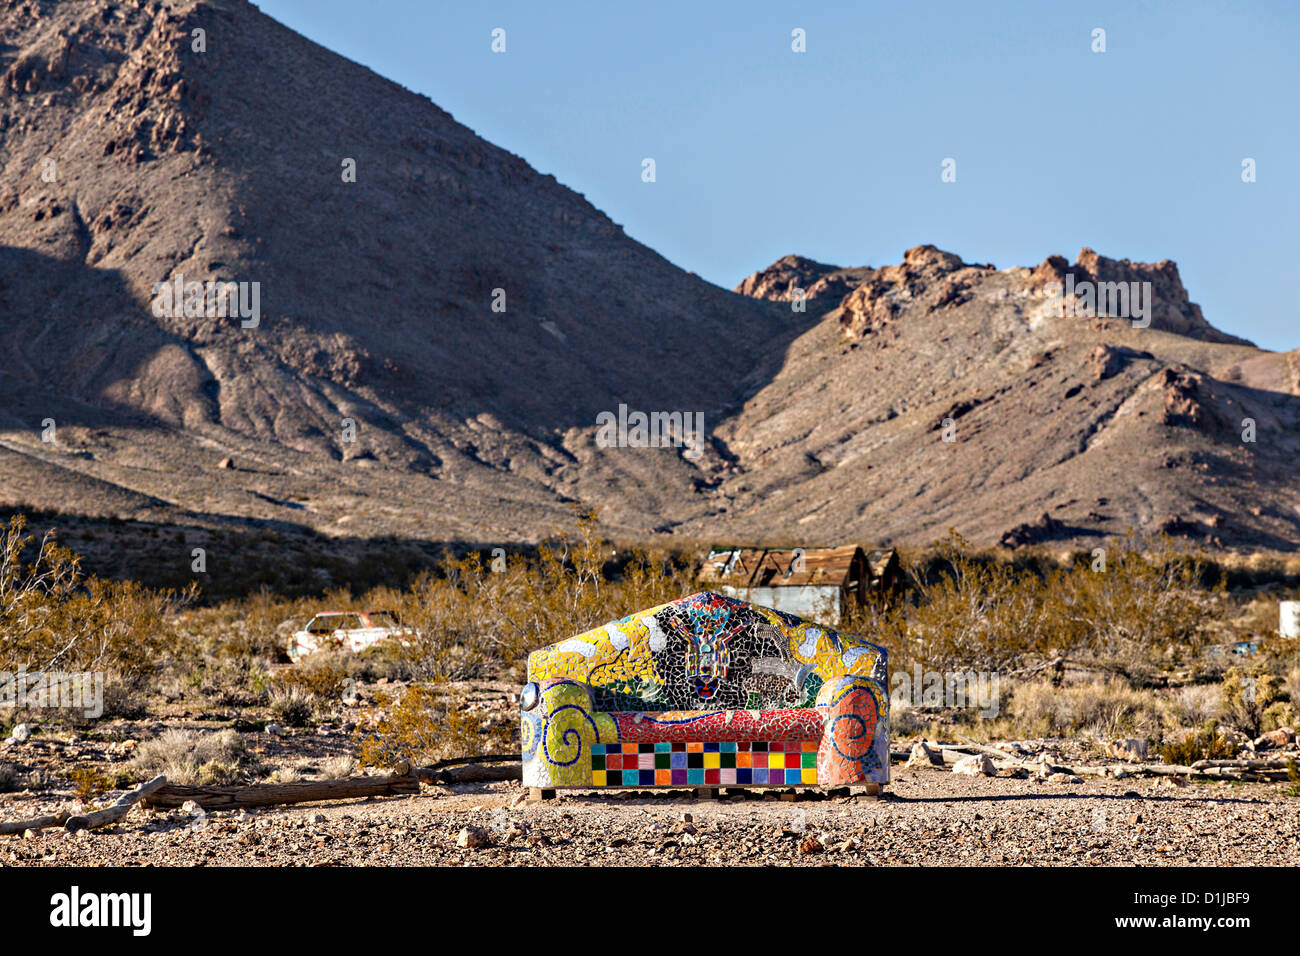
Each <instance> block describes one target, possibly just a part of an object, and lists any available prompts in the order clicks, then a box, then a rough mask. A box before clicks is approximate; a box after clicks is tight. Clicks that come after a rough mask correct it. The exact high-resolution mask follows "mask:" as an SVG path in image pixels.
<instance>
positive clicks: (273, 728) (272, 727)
mask: <svg viewBox="0 0 1300 956" xmlns="http://www.w3.org/2000/svg"><path fill="white" fill-rule="evenodd" d="M282 729H283V728H281V727H280V725H279V724H267V725H266V732H267V733H268V734H271V735H273V736H277V737H278V736H279V735H280V733H281V731H282Z"/></svg>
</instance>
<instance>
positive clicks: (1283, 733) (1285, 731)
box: [1255, 727, 1295, 749]
mask: <svg viewBox="0 0 1300 956" xmlns="http://www.w3.org/2000/svg"><path fill="white" fill-rule="evenodd" d="M1294 742H1295V731H1294V730H1292V729H1291V728H1290V727H1279V728H1278V729H1277V730H1270V731H1269V732H1268V733H1266V734H1264V735H1263V736H1262V737H1260V738H1259V739H1258V740H1256V741H1255V746H1256V747H1257V748H1261V749H1262V748H1264V747H1285V746H1286V745H1287V744H1289V743H1294Z"/></svg>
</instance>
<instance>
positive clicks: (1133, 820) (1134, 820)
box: [1128, 813, 1142, 826]
mask: <svg viewBox="0 0 1300 956" xmlns="http://www.w3.org/2000/svg"><path fill="white" fill-rule="evenodd" d="M1141 822H1142V814H1140V813H1135V814H1133V816H1131V817H1129V818H1128V823H1129V826H1137V825H1138V824H1139V823H1141Z"/></svg>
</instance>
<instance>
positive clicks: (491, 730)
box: [357, 684, 519, 767]
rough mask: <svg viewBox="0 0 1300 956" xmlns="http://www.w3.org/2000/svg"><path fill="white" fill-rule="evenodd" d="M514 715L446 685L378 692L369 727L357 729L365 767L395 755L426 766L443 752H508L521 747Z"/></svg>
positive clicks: (378, 764) (463, 754) (460, 754)
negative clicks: (481, 706) (479, 704)
mask: <svg viewBox="0 0 1300 956" xmlns="http://www.w3.org/2000/svg"><path fill="white" fill-rule="evenodd" d="M517 724H518V721H517V719H516V717H515V715H514V714H492V713H487V712H484V711H481V710H478V709H476V708H475V707H474V706H473V705H472V704H471V703H470V702H469V701H467V700H465V699H464V698H463V697H461V696H459V695H457V694H456V693H455V692H454V691H452V690H451V689H450V688H448V687H446V686H438V687H429V686H425V685H422V684H415V685H413V686H411V687H407V688H405V689H404V690H403V691H401V692H400V693H399V694H385V695H381V697H380V699H379V702H378V708H377V711H376V713H374V714H372V715H371V716H370V720H369V721H368V726H365V727H364V728H362V727H358V728H357V738H358V740H359V748H358V759H359V761H360V763H361V765H362V766H363V767H391V766H392V765H393V764H394V763H396V762H397V761H398V760H403V759H404V760H410V761H411V762H412V763H413V764H417V765H424V764H430V763H433V762H435V761H438V760H441V759H444V758H447V757H473V756H477V755H479V754H493V753H510V752H513V751H516V750H518V749H519V743H518V739H517V736H516V735H517V729H518V728H517Z"/></svg>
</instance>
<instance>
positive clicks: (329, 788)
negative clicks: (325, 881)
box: [147, 774, 420, 810]
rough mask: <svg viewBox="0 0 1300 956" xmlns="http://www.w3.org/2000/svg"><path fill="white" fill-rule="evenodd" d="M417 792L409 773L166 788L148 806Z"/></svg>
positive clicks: (230, 805)
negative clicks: (192, 802)
mask: <svg viewBox="0 0 1300 956" xmlns="http://www.w3.org/2000/svg"><path fill="white" fill-rule="evenodd" d="M419 792H420V781H419V780H418V779H417V778H416V777H415V776H414V775H411V774H405V775H402V776H389V777H344V778H340V779H336V780H299V781H297V782H294V783H267V784H254V785H252V786H247V787H182V786H176V785H168V786H165V787H162V788H161V789H159V790H158V791H157V792H155V793H153V794H151V795H150V796H149V798H148V801H147V805H148V806H151V807H179V806H181V805H182V804H183V803H185V802H186V801H187V800H193V801H194V802H195V803H197V804H198V805H199V806H200V807H202V808H203V809H204V810H236V809H239V808H241V807H269V806H275V805H276V804H282V803H316V802H318V801H322V800H350V799H353V798H355V797H391V796H398V795H401V794H414V793H419Z"/></svg>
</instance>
